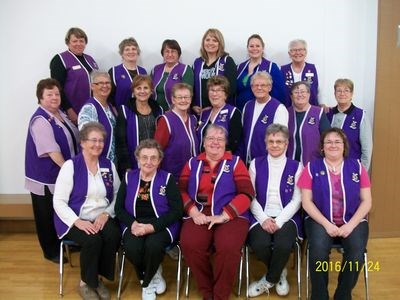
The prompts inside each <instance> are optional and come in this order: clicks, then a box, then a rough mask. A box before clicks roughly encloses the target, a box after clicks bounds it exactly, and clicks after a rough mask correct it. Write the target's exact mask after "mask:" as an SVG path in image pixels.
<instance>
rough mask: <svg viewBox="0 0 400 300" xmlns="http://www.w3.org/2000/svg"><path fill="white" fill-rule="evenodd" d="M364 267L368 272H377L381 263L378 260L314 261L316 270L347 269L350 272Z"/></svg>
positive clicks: (360, 270)
mask: <svg viewBox="0 0 400 300" xmlns="http://www.w3.org/2000/svg"><path fill="white" fill-rule="evenodd" d="M364 269H366V270H367V271H368V272H379V271H380V270H381V265H380V263H379V261H372V260H369V261H367V262H366V263H365V262H361V263H360V262H358V261H346V260H345V261H344V262H342V261H322V260H317V262H316V263H315V271H316V272H344V271H345V270H348V271H350V272H363V271H364Z"/></svg>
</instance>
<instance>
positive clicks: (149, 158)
mask: <svg viewBox="0 0 400 300" xmlns="http://www.w3.org/2000/svg"><path fill="white" fill-rule="evenodd" d="M135 156H136V160H137V161H138V162H139V169H135V170H131V171H129V172H127V173H126V174H125V180H124V181H123V182H122V185H121V188H120V190H119V192H118V197H117V202H116V204H115V212H116V214H117V217H118V219H119V220H120V221H121V225H122V227H123V228H124V229H123V241H124V250H125V253H126V255H127V257H128V259H129V260H130V261H131V262H132V264H133V265H134V266H135V269H136V273H137V277H138V278H139V280H141V285H142V299H155V298H156V294H161V293H164V291H165V289H166V283H165V280H164V278H163V277H162V273H161V272H162V268H161V262H162V260H163V258H164V255H165V248H166V247H167V246H168V245H171V244H172V243H174V242H176V240H177V239H178V237H179V231H180V221H181V219H182V215H183V207H182V200H181V196H180V193H179V190H178V186H177V184H176V181H175V178H173V176H171V174H170V173H168V172H165V171H163V170H160V169H159V166H160V163H161V160H162V159H163V152H162V150H161V147H160V145H159V144H158V143H157V142H156V141H155V140H153V139H147V140H143V141H141V142H140V144H139V146H138V147H137V148H136V150H135Z"/></svg>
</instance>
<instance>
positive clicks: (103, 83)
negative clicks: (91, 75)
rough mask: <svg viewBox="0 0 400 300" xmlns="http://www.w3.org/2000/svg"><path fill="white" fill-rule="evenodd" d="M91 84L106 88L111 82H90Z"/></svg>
mask: <svg viewBox="0 0 400 300" xmlns="http://www.w3.org/2000/svg"><path fill="white" fill-rule="evenodd" d="M92 84H94V85H101V86H107V85H111V82H110V81H99V82H92Z"/></svg>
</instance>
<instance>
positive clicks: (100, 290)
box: [96, 279, 111, 300]
mask: <svg viewBox="0 0 400 300" xmlns="http://www.w3.org/2000/svg"><path fill="white" fill-rule="evenodd" d="M96 292H97V294H98V295H99V297H100V299H101V300H110V299H111V295H110V291H109V290H108V288H107V287H106V286H105V285H104V283H103V280H101V279H99V286H98V287H97V289H96Z"/></svg>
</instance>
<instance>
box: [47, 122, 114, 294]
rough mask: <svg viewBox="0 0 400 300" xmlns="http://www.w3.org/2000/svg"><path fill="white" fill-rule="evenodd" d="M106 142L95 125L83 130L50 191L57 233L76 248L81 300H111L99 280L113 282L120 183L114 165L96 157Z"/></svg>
mask: <svg viewBox="0 0 400 300" xmlns="http://www.w3.org/2000/svg"><path fill="white" fill-rule="evenodd" d="M105 138H106V131H105V129H104V126H103V125H101V124H100V123H97V122H89V123H87V124H86V125H84V126H83V128H82V129H81V131H80V141H81V148H82V153H80V154H78V155H77V156H75V157H74V158H72V159H71V160H68V161H66V162H65V163H64V164H63V166H62V167H61V170H60V173H59V175H58V177H57V181H56V186H55V191H54V210H55V213H56V214H55V216H54V223H55V227H56V231H57V234H58V236H59V238H60V239H61V238H66V239H69V240H72V241H74V242H76V243H78V244H79V245H80V246H81V253H80V266H81V281H80V283H79V294H80V296H81V297H82V298H83V299H110V292H109V291H108V289H107V288H106V287H105V285H104V283H103V282H102V280H101V279H100V277H99V276H103V277H105V278H107V279H108V280H113V279H114V273H115V270H114V269H115V254H116V252H117V250H118V248H119V246H120V241H121V232H120V228H119V224H118V222H117V221H116V220H115V219H114V217H115V214H114V205H115V201H114V200H115V198H116V196H117V191H118V188H119V184H120V181H119V178H118V174H117V172H116V170H115V166H114V164H113V163H112V162H111V161H110V160H108V159H106V158H104V157H103V156H101V153H102V151H103V147H104V140H105Z"/></svg>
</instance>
